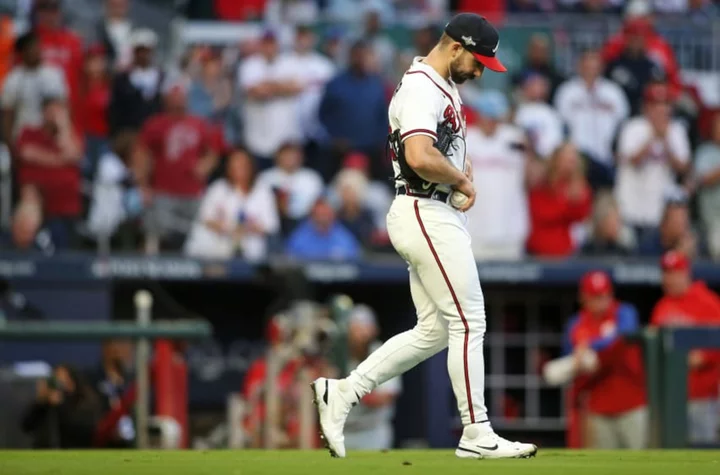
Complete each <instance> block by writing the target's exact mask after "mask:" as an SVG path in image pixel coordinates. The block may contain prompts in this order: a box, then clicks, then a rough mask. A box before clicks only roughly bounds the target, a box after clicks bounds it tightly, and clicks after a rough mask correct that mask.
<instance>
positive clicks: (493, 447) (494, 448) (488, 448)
mask: <svg viewBox="0 0 720 475" xmlns="http://www.w3.org/2000/svg"><path fill="white" fill-rule="evenodd" d="M475 447H477V448H478V449H483V450H497V449H498V444H495V445H493V446H492V447H483V446H482V445H476V446H475Z"/></svg>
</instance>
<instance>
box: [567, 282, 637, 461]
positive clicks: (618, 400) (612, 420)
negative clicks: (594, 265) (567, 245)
mask: <svg viewBox="0 0 720 475" xmlns="http://www.w3.org/2000/svg"><path fill="white" fill-rule="evenodd" d="M580 304H581V309H580V312H578V314H577V315H575V316H573V317H572V318H571V319H570V321H569V322H568V325H567V329H566V332H565V343H564V347H565V348H564V349H565V353H567V354H572V355H573V356H574V359H575V368H576V373H575V374H577V376H576V378H575V382H574V386H573V390H572V393H573V398H574V399H576V400H580V399H581V398H582V397H583V396H587V411H588V413H589V414H588V416H589V417H588V422H589V434H590V438H591V440H590V441H589V444H587V445H589V446H591V447H594V448H601V449H617V448H629V449H642V448H645V447H647V444H648V429H649V428H648V412H647V408H646V396H645V382H644V373H643V367H642V356H641V353H640V349H639V348H638V347H637V346H634V345H630V344H627V343H625V342H624V341H623V336H625V335H629V334H632V333H634V332H636V331H638V329H639V322H638V314H637V310H636V309H635V307H633V306H632V305H630V304H627V303H623V302H619V301H617V300H615V298H614V297H613V289H612V283H611V281H610V277H609V276H608V275H607V274H606V273H605V272H602V271H595V272H590V273H588V274H586V275H585V276H584V277H583V278H582V281H581V282H580ZM618 395H622V396H621V397H619V396H618Z"/></svg>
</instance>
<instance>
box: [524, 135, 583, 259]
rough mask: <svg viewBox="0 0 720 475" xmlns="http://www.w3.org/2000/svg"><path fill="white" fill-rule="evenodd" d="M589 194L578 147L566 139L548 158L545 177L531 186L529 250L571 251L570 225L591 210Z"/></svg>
mask: <svg viewBox="0 0 720 475" xmlns="http://www.w3.org/2000/svg"><path fill="white" fill-rule="evenodd" d="M591 195H592V193H591V191H590V187H589V186H588V183H587V180H586V179H585V176H584V175H583V172H582V169H581V166H580V158H579V156H578V152H577V149H576V148H575V146H573V145H572V144H569V143H565V144H563V145H561V146H560V147H559V148H558V149H557V150H556V151H555V153H554V154H553V156H552V158H551V159H550V163H549V165H548V170H547V175H546V177H545V179H544V180H542V181H541V182H540V184H538V185H536V186H534V187H533V188H532V189H531V190H530V195H529V200H530V237H529V238H528V243H527V248H528V252H530V253H532V254H535V255H538V256H548V257H564V256H568V255H570V254H572V253H573V251H574V250H575V243H573V239H572V236H571V228H572V226H573V225H574V224H576V223H579V222H581V221H583V220H584V219H585V218H587V217H588V215H589V214H590V211H591V207H592V196H591Z"/></svg>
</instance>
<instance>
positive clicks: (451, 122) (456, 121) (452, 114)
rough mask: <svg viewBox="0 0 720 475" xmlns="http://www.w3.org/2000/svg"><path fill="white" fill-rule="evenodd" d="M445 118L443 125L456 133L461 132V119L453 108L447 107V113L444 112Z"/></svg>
mask: <svg viewBox="0 0 720 475" xmlns="http://www.w3.org/2000/svg"><path fill="white" fill-rule="evenodd" d="M443 118H444V121H443V125H448V126H450V128H452V131H453V132H454V133H458V132H460V118H459V117H458V114H457V112H456V111H455V108H454V107H453V106H451V105H448V106H447V107H445V111H444V112H443Z"/></svg>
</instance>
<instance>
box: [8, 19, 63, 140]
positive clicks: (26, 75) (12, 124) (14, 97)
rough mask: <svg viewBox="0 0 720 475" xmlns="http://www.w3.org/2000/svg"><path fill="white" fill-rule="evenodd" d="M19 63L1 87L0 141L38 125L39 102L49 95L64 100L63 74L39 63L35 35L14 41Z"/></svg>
mask: <svg viewBox="0 0 720 475" xmlns="http://www.w3.org/2000/svg"><path fill="white" fill-rule="evenodd" d="M15 53H16V54H17V55H18V56H19V58H20V63H19V64H18V65H17V66H15V67H14V68H13V69H12V71H10V74H8V76H7V78H6V79H5V83H4V84H3V88H2V97H1V98H0V102H1V105H2V137H0V138H1V139H2V141H3V142H4V143H13V142H14V140H13V138H14V137H15V136H17V134H18V133H19V132H20V130H22V129H23V128H25V127H28V126H39V125H40V124H41V123H42V119H43V112H42V111H43V106H42V101H43V98H44V97H48V96H52V97H58V98H67V91H68V88H67V84H66V83H65V75H64V73H63V72H62V71H61V70H60V69H58V68H56V67H54V66H50V65H47V64H43V62H42V54H41V51H40V41H39V39H38V37H37V35H35V33H32V32H29V33H25V34H24V35H22V36H20V37H19V38H18V39H17V40H16V42H15Z"/></svg>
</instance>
